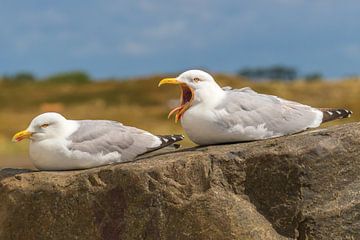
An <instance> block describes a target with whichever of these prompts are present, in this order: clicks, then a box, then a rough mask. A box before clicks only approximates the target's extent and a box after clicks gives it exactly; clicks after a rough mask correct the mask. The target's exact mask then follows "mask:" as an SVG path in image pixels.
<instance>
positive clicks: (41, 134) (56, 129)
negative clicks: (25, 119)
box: [12, 112, 67, 142]
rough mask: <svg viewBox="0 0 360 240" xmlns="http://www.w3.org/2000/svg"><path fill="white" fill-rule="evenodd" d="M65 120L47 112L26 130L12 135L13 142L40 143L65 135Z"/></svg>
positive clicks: (56, 114)
mask: <svg viewBox="0 0 360 240" xmlns="http://www.w3.org/2000/svg"><path fill="white" fill-rule="evenodd" d="M66 126H67V120H66V118H64V117H63V116H62V115H61V114H59V113H54V112H47V113H43V114H40V115H39V116H37V117H35V118H34V119H33V120H32V121H31V123H30V125H29V126H28V128H27V129H26V130H24V131H21V132H18V133H16V134H15V135H14V137H13V139H12V140H13V141H14V142H19V141H21V140H23V139H30V140H31V141H41V140H44V139H51V138H57V137H59V136H62V135H63V134H64V133H65V131H64V130H65V129H66Z"/></svg>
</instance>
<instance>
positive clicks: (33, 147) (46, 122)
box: [13, 112, 184, 170]
mask: <svg viewBox="0 0 360 240" xmlns="http://www.w3.org/2000/svg"><path fill="white" fill-rule="evenodd" d="M183 138H184V137H183V136H182V135H167V136H156V135H153V134H151V133H149V132H146V131H144V130H141V129H137V128H134V127H128V126H125V125H123V124H121V123H119V122H116V121H108V120H80V121H76V120H67V119H66V118H65V117H63V116H62V115H61V114H59V113H54V112H47V113H43V114H41V115H39V116H37V117H35V118H34V119H33V120H32V121H31V123H30V125H29V127H28V128H27V129H26V130H24V131H21V132H18V133H17V134H15V135H14V137H13V141H14V142H19V141H21V140H23V139H30V146H29V153H30V159H31V161H32V162H33V163H34V165H35V167H36V168H38V169H40V170H74V169H86V168H93V167H97V166H102V165H107V164H111V163H119V162H128V161H132V160H134V159H135V158H136V157H137V156H139V155H142V154H145V153H148V152H152V151H155V150H158V149H160V148H164V147H167V146H171V145H174V143H175V142H178V141H180V140H182V139H183Z"/></svg>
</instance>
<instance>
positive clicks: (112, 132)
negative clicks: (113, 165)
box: [68, 120, 161, 162]
mask: <svg viewBox="0 0 360 240" xmlns="http://www.w3.org/2000/svg"><path fill="white" fill-rule="evenodd" d="M79 124H80V127H79V128H78V130H77V131H76V132H74V133H73V134H72V135H71V136H70V137H69V138H68V140H69V142H70V143H69V145H68V148H69V150H71V151H75V150H76V151H80V152H85V153H89V154H92V155H97V154H99V155H106V154H110V153H117V154H118V155H119V156H121V159H119V160H118V161H119V162H120V161H121V162H124V161H130V160H132V159H134V158H135V157H136V156H138V155H141V154H143V153H146V152H147V151H149V150H151V149H153V148H154V147H158V146H159V145H160V144H161V140H160V139H159V138H158V137H156V136H154V135H152V134H150V133H148V132H146V131H143V130H140V129H137V128H134V127H128V126H124V125H122V124H121V123H119V122H115V121H105V120H84V121H79Z"/></svg>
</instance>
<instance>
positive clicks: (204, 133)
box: [159, 70, 352, 145]
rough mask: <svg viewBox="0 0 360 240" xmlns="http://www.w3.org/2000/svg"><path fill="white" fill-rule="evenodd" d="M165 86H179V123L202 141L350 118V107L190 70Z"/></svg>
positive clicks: (255, 136) (285, 131)
mask: <svg viewBox="0 0 360 240" xmlns="http://www.w3.org/2000/svg"><path fill="white" fill-rule="evenodd" d="M163 84H178V85H180V88H181V97H180V106H179V107H177V108H175V109H173V110H172V111H171V112H170V113H169V117H170V116H171V115H172V114H173V113H176V115H175V122H177V121H178V120H181V124H182V126H183V128H184V130H185V132H186V133H187V135H188V136H189V138H190V139H191V140H192V141H193V142H195V143H197V144H199V145H209V144H217V143H229V142H242V141H252V140H260V139H266V138H273V137H279V136H283V135H289V134H293V133H297V132H301V131H304V130H305V129H308V128H316V127H318V126H319V125H320V124H321V123H323V122H328V121H331V120H335V119H339V118H345V117H350V115H351V114H352V112H351V111H349V110H346V109H317V108H313V107H310V106H307V105H303V104H301V103H297V102H293V101H288V100H285V99H282V98H279V97H277V96H272V95H266V94H260V93H257V92H255V91H253V90H252V89H250V88H248V87H247V88H241V89H231V88H228V87H226V88H221V87H220V86H219V85H218V84H217V83H216V82H215V80H214V79H213V77H212V76H211V75H210V74H208V73H206V72H203V71H200V70H190V71H186V72H184V73H182V74H180V75H179V76H178V77H177V78H165V79H163V80H161V81H160V83H159V86H161V85H163Z"/></svg>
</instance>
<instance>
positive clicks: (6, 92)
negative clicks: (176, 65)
mask: <svg viewBox="0 0 360 240" xmlns="http://www.w3.org/2000/svg"><path fill="white" fill-rule="evenodd" d="M216 78H217V80H218V81H219V83H220V84H221V85H222V86H232V87H234V88H240V87H245V86H250V87H251V88H253V89H254V90H256V91H259V92H262V93H267V94H273V95H277V96H280V97H283V98H287V99H290V100H294V101H299V102H302V103H305V104H309V105H312V106H314V107H345V108H348V109H351V110H352V111H353V112H354V115H353V116H352V118H350V119H344V120H341V121H335V122H333V123H330V124H327V125H326V126H328V125H332V124H342V123H346V122H351V121H359V120H360V114H359V113H360V80H359V79H347V80H343V81H337V82H330V81H323V82H304V81H295V82H289V83H286V82H276V81H273V82H261V83H254V82H249V81H245V80H244V79H240V78H238V77H235V76H230V75H218V76H217V77H216ZM160 79H161V76H153V77H149V78H144V79H135V80H131V81H108V82H95V83H88V84H82V85H71V84H56V85H55V84H48V83H47V84H44V83H30V84H22V85H13V84H12V85H6V84H1V82H0V109H1V113H0V166H8V167H14V166H29V162H28V161H27V143H26V142H24V143H17V144H14V143H12V142H11V137H12V135H13V134H14V133H15V132H17V131H19V130H23V129H24V128H26V127H27V125H28V124H29V122H30V121H31V119H32V118H33V117H34V116H36V115H38V114H40V113H42V112H45V111H57V112H60V113H62V114H63V115H65V116H66V117H67V118H70V119H112V120H117V121H121V122H122V123H124V124H126V125H131V126H135V127H139V128H142V129H146V130H148V131H151V132H152V133H155V134H172V133H183V130H182V128H181V125H180V124H175V123H174V121H173V119H171V120H168V119H167V113H168V112H169V106H168V105H169V104H168V103H169V100H170V99H177V98H178V96H179V89H178V88H177V87H174V86H166V87H162V88H157V83H158V81H159V80H160ZM182 144H183V145H184V146H192V145H193V144H192V143H191V141H190V140H189V139H188V138H186V139H185V141H183V143H182Z"/></svg>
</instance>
